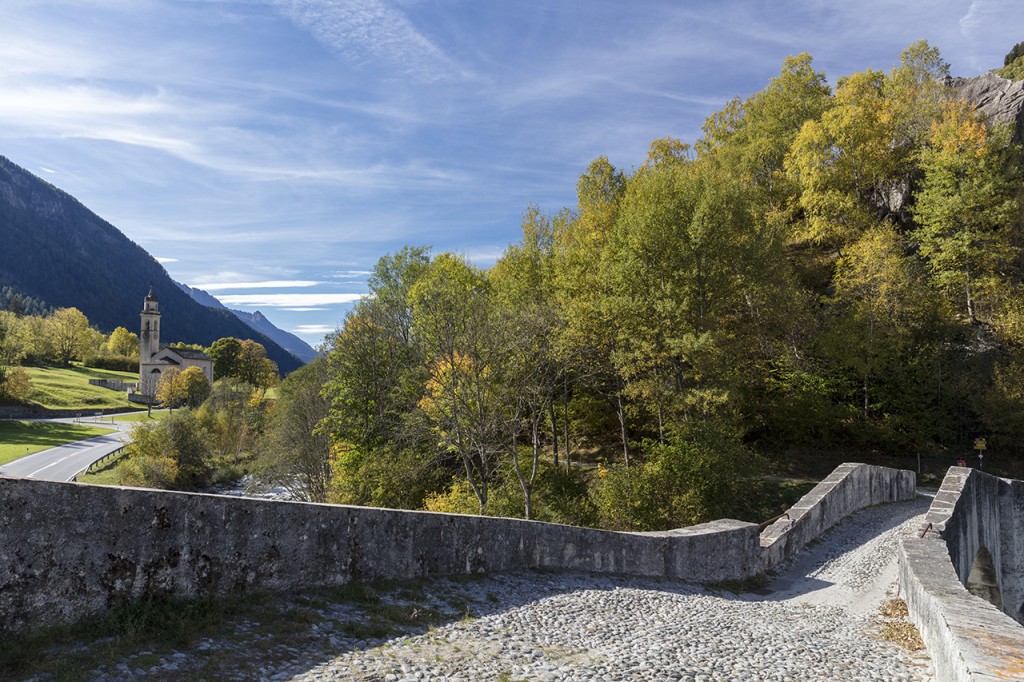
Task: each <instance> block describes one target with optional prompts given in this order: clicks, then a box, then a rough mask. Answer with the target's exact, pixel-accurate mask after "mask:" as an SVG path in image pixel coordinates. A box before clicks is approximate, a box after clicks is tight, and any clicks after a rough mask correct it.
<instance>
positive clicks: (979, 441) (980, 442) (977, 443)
mask: <svg viewBox="0 0 1024 682" xmlns="http://www.w3.org/2000/svg"><path fill="white" fill-rule="evenodd" d="M974 449H975V450H984V449H985V439H984V438H975V439H974Z"/></svg>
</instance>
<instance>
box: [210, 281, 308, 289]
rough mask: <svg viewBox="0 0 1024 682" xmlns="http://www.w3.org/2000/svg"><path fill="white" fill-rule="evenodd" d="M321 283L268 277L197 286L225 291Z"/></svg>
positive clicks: (288, 287)
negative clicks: (249, 280)
mask: <svg viewBox="0 0 1024 682" xmlns="http://www.w3.org/2000/svg"><path fill="white" fill-rule="evenodd" d="M322 283H323V282H318V281H316V280H312V279H270V280H266V281H264V282H211V283H210V284H202V285H199V286H202V288H203V289H206V290H207V291H226V290H228V289H291V288H303V287H315V286H316V285H318V284H322Z"/></svg>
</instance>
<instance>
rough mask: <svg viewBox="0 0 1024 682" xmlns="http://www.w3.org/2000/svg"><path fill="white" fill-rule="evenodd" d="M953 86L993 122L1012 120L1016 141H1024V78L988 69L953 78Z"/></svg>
mask: <svg viewBox="0 0 1024 682" xmlns="http://www.w3.org/2000/svg"><path fill="white" fill-rule="evenodd" d="M950 85H952V86H953V87H954V88H955V89H956V91H957V92H958V93H959V94H960V97H961V98H963V99H965V100H967V101H968V102H971V103H973V104H974V106H975V108H976V109H977V110H978V111H980V112H981V113H983V114H984V115H985V116H987V117H988V119H989V120H990V121H992V122H994V123H1010V124H1011V125H1012V126H1013V127H1014V134H1013V139H1014V141H1015V142H1020V143H1024V81H1011V80H1007V79H1006V78H1003V77H1001V76H997V75H996V74H994V73H992V72H989V73H986V74H983V75H981V76H976V77H974V78H951V79H950Z"/></svg>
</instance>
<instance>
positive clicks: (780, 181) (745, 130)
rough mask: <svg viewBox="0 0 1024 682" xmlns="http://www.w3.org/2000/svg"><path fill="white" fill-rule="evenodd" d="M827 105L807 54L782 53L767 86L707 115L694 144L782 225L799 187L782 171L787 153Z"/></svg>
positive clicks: (761, 213)
mask: <svg viewBox="0 0 1024 682" xmlns="http://www.w3.org/2000/svg"><path fill="white" fill-rule="evenodd" d="M830 104H831V90H830V88H829V86H828V84H827V82H826V80H825V74H824V73H822V72H820V71H815V70H814V68H813V67H812V59H811V56H810V55H809V54H807V53H802V54H799V55H796V56H790V57H787V58H786V60H785V62H784V63H783V65H782V70H781V72H780V73H779V75H778V76H776V77H775V78H773V79H772V80H771V81H770V82H769V83H768V87H766V88H765V89H763V90H761V91H759V92H757V93H755V94H753V95H751V96H750V97H749V98H748V99H747V100H746V101H745V102H742V103H741V102H740V101H739V100H734V101H733V102H730V103H729V104H728V105H726V108H725V109H724V110H722V112H720V113H718V114H715V115H713V116H711V117H709V118H708V120H707V122H706V123H705V124H704V127H703V130H704V138H703V139H701V140H700V141H699V142H698V143H697V149H698V151H699V152H700V154H701V155H702V156H704V155H708V154H714V155H715V156H716V157H718V159H719V162H720V164H721V167H722V169H723V170H724V171H725V172H727V173H729V174H731V175H733V176H734V177H735V178H736V181H737V182H739V183H740V184H741V185H742V186H743V187H744V188H746V191H747V192H748V199H749V200H750V203H751V206H752V208H753V210H754V211H755V215H756V216H757V217H758V219H761V220H765V221H768V222H771V223H779V224H784V223H786V222H788V221H790V220H791V219H792V217H791V216H790V212H791V210H792V205H793V203H794V200H795V198H796V196H797V195H798V192H799V187H798V186H796V185H795V183H793V182H792V180H791V179H790V178H789V177H787V175H786V173H785V163H784V162H785V158H786V155H787V154H788V153H789V150H790V148H791V146H792V144H793V141H794V139H795V138H796V136H797V134H798V133H799V132H800V129H801V127H802V126H803V125H804V124H805V123H807V122H808V121H818V120H820V118H821V116H822V114H823V113H824V112H825V111H826V110H827V109H828V107H829V106H830Z"/></svg>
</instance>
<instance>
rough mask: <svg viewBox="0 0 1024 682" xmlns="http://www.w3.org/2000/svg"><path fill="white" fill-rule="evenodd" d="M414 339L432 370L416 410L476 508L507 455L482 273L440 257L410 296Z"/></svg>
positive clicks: (496, 346) (495, 342)
mask: <svg viewBox="0 0 1024 682" xmlns="http://www.w3.org/2000/svg"><path fill="white" fill-rule="evenodd" d="M409 298H410V301H411V303H412V312H413V315H412V320H413V327H412V329H413V335H414V337H415V338H416V339H417V340H418V342H419V343H420V345H421V347H422V348H423V352H424V357H425V358H426V361H427V362H428V366H429V368H430V379H429V381H428V382H427V385H426V391H425V394H424V396H423V399H422V400H421V401H420V409H421V410H422V412H423V414H424V415H425V416H426V418H427V420H428V422H429V425H430V429H431V431H432V432H433V433H434V435H435V438H436V440H437V443H438V447H439V450H440V454H446V455H448V456H451V457H455V458H456V459H457V461H458V462H459V463H460V464H461V466H462V467H463V470H464V472H465V475H466V479H467V480H468V481H469V483H470V486H471V487H472V489H473V493H474V494H475V495H476V497H477V500H478V502H479V505H480V513H483V512H484V510H485V509H486V507H487V500H488V492H489V486H490V484H491V481H492V479H493V478H494V475H495V473H496V471H497V470H498V467H499V465H500V463H501V461H502V458H503V454H504V443H503V438H502V430H503V427H504V426H506V423H505V420H506V415H505V413H504V411H503V405H502V401H501V399H500V390H501V388H500V385H499V384H498V382H497V381H496V380H495V379H496V376H495V371H494V370H495V368H496V367H497V366H498V365H499V363H500V362H501V355H500V354H501V349H502V341H501V340H500V339H498V338H497V335H498V334H499V333H500V331H501V330H502V328H500V327H498V326H497V325H495V324H494V321H495V318H494V317H493V316H492V315H491V314H490V303H491V297H490V290H489V287H488V284H487V281H486V279H485V278H484V277H483V274H482V273H481V272H479V271H478V270H477V269H476V268H474V267H472V266H471V265H469V264H467V263H466V262H465V261H464V260H462V259H461V258H459V257H458V256H455V255H452V254H448V253H445V254H441V255H439V256H438V257H437V258H435V259H434V261H433V262H432V263H431V264H430V267H428V268H427V270H426V271H425V272H424V273H423V275H422V276H421V277H420V278H419V279H418V280H417V281H416V284H414V285H413V287H412V289H410V292H409Z"/></svg>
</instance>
